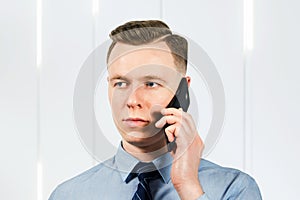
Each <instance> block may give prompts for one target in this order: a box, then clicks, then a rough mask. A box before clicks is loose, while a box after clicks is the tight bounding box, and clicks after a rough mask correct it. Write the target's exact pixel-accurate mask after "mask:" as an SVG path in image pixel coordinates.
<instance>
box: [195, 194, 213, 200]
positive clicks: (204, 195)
mask: <svg viewBox="0 0 300 200" xmlns="http://www.w3.org/2000/svg"><path fill="white" fill-rule="evenodd" d="M210 199H211V198H209V197H208V195H207V194H206V193H204V194H203V195H201V196H200V197H199V198H197V199H196V200H210Z"/></svg>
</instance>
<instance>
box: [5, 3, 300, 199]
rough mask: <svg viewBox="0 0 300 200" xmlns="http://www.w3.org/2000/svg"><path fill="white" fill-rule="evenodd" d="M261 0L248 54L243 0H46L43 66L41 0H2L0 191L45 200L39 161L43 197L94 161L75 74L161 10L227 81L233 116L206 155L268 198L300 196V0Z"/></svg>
mask: <svg viewBox="0 0 300 200" xmlns="http://www.w3.org/2000/svg"><path fill="white" fill-rule="evenodd" d="M96 2H98V7H97V8H98V12H97V13H96V15H93V9H94V8H93V5H96ZM253 2H254V7H253V9H254V17H253V20H254V29H253V34H254V40H253V50H252V51H250V52H247V54H245V52H244V51H243V47H244V38H243V31H244V21H243V16H244V10H243V9H244V7H243V3H244V2H243V1H239V0H228V1H222V0H211V1H199V0H190V1H179V0H172V1H171V0H153V1H138V0H130V1H116V0H98V1H97V0H85V1H83V0H73V1H71V0H51V1H45V0H42V3H43V9H42V64H41V67H40V68H39V69H37V67H36V55H37V52H36V50H37V49H36V45H37V41H36V25H37V24H36V20H37V16H36V5H37V1H36V0H35V1H33V0H28V1H26V2H25V1H20V0H11V1H4V0H2V1H1V6H0V29H1V31H0V133H1V140H0V148H1V149H0V158H1V165H0V187H1V190H0V198H1V199H11V200H19V199H25V200H27V199H28V200H40V199H37V188H38V186H37V161H40V163H41V164H42V165H41V166H42V170H43V173H42V177H41V178H42V185H41V186H42V195H43V196H42V197H43V198H42V199H47V198H48V196H49V195H50V193H51V191H52V190H53V189H54V187H55V186H56V185H57V184H59V183H61V182H62V181H64V180H66V179H68V178H71V177H73V176H75V175H77V174H79V173H80V172H82V171H84V170H86V169H88V168H90V167H92V166H93V165H95V164H96V162H95V161H93V159H92V158H91V156H90V155H89V154H88V153H87V152H86V150H85V149H84V148H83V146H82V145H81V143H80V140H79V138H78V136H77V133H76V130H75V127H74V121H73V111H72V108H73V107H72V98H73V90H74V85H75V81H76V77H77V74H78V72H79V70H80V67H81V65H82V64H83V62H84V60H85V59H86V58H87V56H88V55H89V53H91V52H92V50H93V49H94V48H95V47H96V46H98V45H99V44H101V43H102V42H104V41H105V40H107V39H108V33H109V32H110V30H112V29H113V28H114V27H116V26H117V25H119V24H122V23H123V22H125V21H128V20H133V19H134V20H136V19H153V18H155V19H162V20H164V21H166V22H167V23H168V24H169V25H170V27H171V28H172V29H173V30H174V31H176V32H179V33H182V34H184V35H187V36H189V37H190V38H191V39H193V40H194V41H196V42H197V43H198V44H199V45H201V46H202V48H203V49H204V50H205V51H206V52H207V53H208V55H209V56H210V58H211V59H212V60H213V62H214V63H215V65H216V67H217V69H218V71H219V73H220V75H221V78H222V80H223V84H224V88H225V94H226V121H225V126H224V129H223V134H222V136H221V138H220V140H219V143H218V144H217V146H216V148H215V150H214V151H213V152H212V153H211V154H210V155H209V156H208V159H209V160H212V161H214V162H217V163H219V164H221V165H224V166H229V167H234V168H238V169H241V170H244V171H246V172H248V173H249V174H251V175H252V176H254V177H255V179H256V180H257V182H258V184H259V186H260V189H261V191H262V195H263V197H264V199H297V198H298V196H299V195H298V192H297V190H298V186H299V184H298V180H299V178H300V173H299V168H300V164H299V161H297V157H298V156H296V155H297V153H298V152H299V151H300V145H298V141H299V139H300V136H299V133H300V129H299V126H298V124H299V122H298V121H299V116H298V113H300V106H299V102H300V94H299V91H300V84H299V78H298V76H299V73H300V68H299V63H300V62H299V60H298V57H299V56H298V54H299V45H300V39H299V35H300V28H299V25H298V24H299V18H300V13H299V12H298V11H299V9H300V2H299V1H296V0H285V1H283V0H277V1H271V0H253ZM192 84H193V83H192ZM199 98H200V97H199ZM208 104H209V102H208ZM207 106H209V105H207ZM209 112H210V111H209V109H206V110H203V113H201V114H203V115H204V116H205V115H208V116H209ZM107 114H109V113H107ZM207 121H209V120H207ZM200 123H201V122H200ZM204 123H206V122H205V121H204ZM204 127H205V126H204Z"/></svg>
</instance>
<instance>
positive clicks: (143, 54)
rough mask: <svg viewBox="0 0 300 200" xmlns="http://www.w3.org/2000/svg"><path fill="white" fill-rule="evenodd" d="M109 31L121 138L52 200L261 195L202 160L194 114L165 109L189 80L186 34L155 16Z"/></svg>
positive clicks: (235, 174) (242, 178) (112, 93)
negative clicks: (109, 152) (113, 150)
mask: <svg viewBox="0 0 300 200" xmlns="http://www.w3.org/2000/svg"><path fill="white" fill-rule="evenodd" d="M110 36H111V39H112V40H113V42H112V44H111V46H110V48H109V51H108V54H107V69H108V74H109V76H108V78H107V80H108V83H109V88H108V94H109V101H110V105H111V108H112V114H113V119H114V122H115V125H116V127H117V129H118V131H119V132H120V134H121V136H122V142H121V144H120V146H119V149H118V151H117V153H116V155H115V156H114V157H113V158H111V159H109V160H107V161H105V162H103V163H100V164H99V165H97V166H96V167H93V168H91V169H90V170H88V171H86V172H84V173H82V174H80V175H79V176H77V177H75V178H73V179H71V180H68V181H66V182H65V183H63V184H61V185H59V186H58V187H57V188H56V189H55V191H54V192H53V193H52V195H51V196H50V200H69V199H70V200H71V199H72V200H77V199H78V200H79V199H84V200H89V199H142V200H144V199H172V200H173V199H201V200H205V199H213V200H215V199H243V200H247V199H249V200H250V199H251V200H252V199H261V195H260V191H259V189H258V186H257V184H256V183H255V181H254V179H252V178H251V177H250V176H249V175H247V174H245V173H243V172H241V171H238V170H235V169H229V168H223V167H220V166H218V165H216V164H213V163H211V162H209V161H207V160H204V159H201V154H202V151H203V148H204V144H203V141H202V140H201V138H200V136H199V134H198V131H197V129H196V126H195V124H194V121H193V118H192V117H191V115H190V114H188V113H187V112H185V111H183V109H182V108H179V109H177V108H173V107H172V106H171V107H170V106H168V105H169V102H170V101H171V100H172V99H173V97H174V94H175V91H176V90H177V88H178V85H179V82H180V81H181V80H182V78H183V80H184V81H186V84H187V85H188V86H189V85H190V83H191V78H190V77H189V76H186V67H187V41H186V39H184V38H183V37H181V36H178V35H175V34H173V33H172V32H171V30H170V29H169V27H168V26H167V25H166V24H165V23H163V22H161V21H157V20H148V21H132V22H128V23H126V24H124V25H122V26H119V27H117V28H116V29H115V30H113V31H112V32H111V35H110ZM181 103H182V102H181Z"/></svg>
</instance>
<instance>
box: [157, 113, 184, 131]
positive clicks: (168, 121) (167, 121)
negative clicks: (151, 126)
mask: <svg viewBox="0 0 300 200" xmlns="http://www.w3.org/2000/svg"><path fill="white" fill-rule="evenodd" d="M179 120H180V119H179V118H178V117H177V116H174V115H169V116H163V117H162V118H161V119H160V120H158V121H157V122H156V123H155V126H156V127H157V128H162V127H163V126H164V125H165V124H175V123H176V122H178V121H179Z"/></svg>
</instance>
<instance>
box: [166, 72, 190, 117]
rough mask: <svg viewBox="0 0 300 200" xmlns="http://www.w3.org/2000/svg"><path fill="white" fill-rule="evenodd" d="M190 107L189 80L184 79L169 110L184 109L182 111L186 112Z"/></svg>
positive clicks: (168, 106) (169, 105)
mask: <svg viewBox="0 0 300 200" xmlns="http://www.w3.org/2000/svg"><path fill="white" fill-rule="evenodd" d="M189 105H190V96H189V90H188V84H187V80H186V78H182V79H181V81H180V83H179V86H178V88H177V91H176V93H175V95H174V97H173V99H172V100H171V101H170V103H169V104H168V105H167V108H182V110H183V111H184V112H186V111H187V110H188V108H189Z"/></svg>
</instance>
